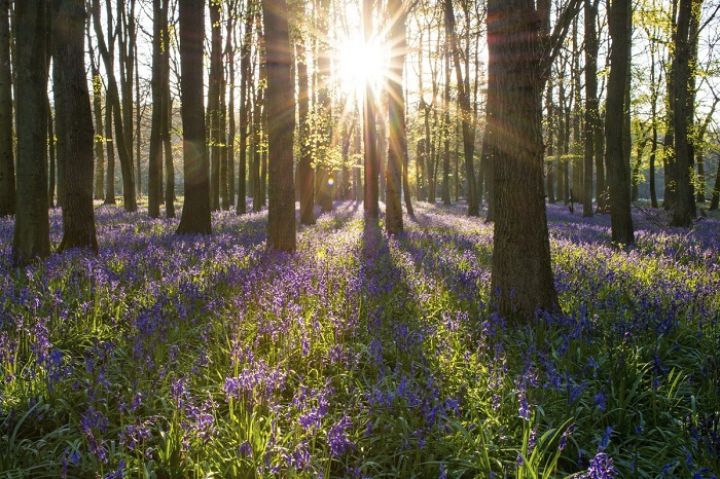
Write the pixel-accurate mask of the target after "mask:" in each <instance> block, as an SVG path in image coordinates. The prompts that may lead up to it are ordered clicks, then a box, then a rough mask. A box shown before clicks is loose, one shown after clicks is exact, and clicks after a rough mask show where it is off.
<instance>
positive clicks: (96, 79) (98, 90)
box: [87, 28, 105, 200]
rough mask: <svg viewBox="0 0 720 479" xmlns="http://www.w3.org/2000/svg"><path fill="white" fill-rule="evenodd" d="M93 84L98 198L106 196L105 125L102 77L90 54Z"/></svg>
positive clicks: (96, 188)
mask: <svg viewBox="0 0 720 479" xmlns="http://www.w3.org/2000/svg"><path fill="white" fill-rule="evenodd" d="M87 38H88V45H90V38H91V37H90V29H89V28H88V30H87ZM90 61H91V72H92V85H93V114H94V116H95V196H94V198H95V199H96V200H102V199H104V198H105V150H104V144H105V137H104V136H103V135H104V133H105V131H104V130H105V127H104V126H103V112H102V79H101V78H100V70H99V68H98V64H97V62H96V61H95V57H94V56H93V55H90Z"/></svg>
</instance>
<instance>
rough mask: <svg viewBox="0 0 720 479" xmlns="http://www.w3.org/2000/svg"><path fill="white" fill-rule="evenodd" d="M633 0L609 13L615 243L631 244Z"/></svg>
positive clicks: (608, 125) (608, 133)
mask: <svg viewBox="0 0 720 479" xmlns="http://www.w3.org/2000/svg"><path fill="white" fill-rule="evenodd" d="M630 16H631V5H630V0H612V6H611V8H610V13H609V20H608V23H609V27H610V36H611V38H612V50H611V53H610V78H609V80H608V93H607V107H606V108H607V111H606V116H605V118H606V121H605V138H606V144H607V147H606V148H607V150H606V155H607V164H608V165H609V170H608V173H609V178H610V220H611V224H612V240H613V242H614V243H618V244H622V245H631V244H633V243H634V242H635V237H634V234H633V223H632V214H631V211H630V209H631V199H630V171H629V165H628V164H626V162H625V155H624V152H623V129H624V127H623V122H624V116H625V110H626V109H627V108H629V107H630V106H629V105H628V104H626V100H627V95H626V91H625V90H626V88H627V82H626V75H627V70H628V68H629V66H630V57H629V55H628V53H629V52H628V48H627V44H628V42H630V41H631V37H630V33H631V27H632V24H631V18H630Z"/></svg>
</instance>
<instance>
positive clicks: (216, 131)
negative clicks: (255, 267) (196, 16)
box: [207, 0, 222, 211]
mask: <svg viewBox="0 0 720 479" xmlns="http://www.w3.org/2000/svg"><path fill="white" fill-rule="evenodd" d="M220 4H221V2H217V1H214V0H210V32H211V34H210V38H211V41H210V76H209V78H208V82H209V84H208V93H207V121H208V125H209V136H210V207H211V208H212V211H217V210H219V209H220V155H221V148H220V143H221V141H222V140H221V139H220V115H221V113H220V88H221V84H222V78H221V77H222V32H221V31H220V27H221V25H220Z"/></svg>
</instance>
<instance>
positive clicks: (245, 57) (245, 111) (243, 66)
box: [236, 0, 255, 215]
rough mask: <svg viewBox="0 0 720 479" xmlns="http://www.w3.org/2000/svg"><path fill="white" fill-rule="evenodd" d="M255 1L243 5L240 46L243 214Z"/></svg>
mask: <svg viewBox="0 0 720 479" xmlns="http://www.w3.org/2000/svg"><path fill="white" fill-rule="evenodd" d="M254 5H255V3H254V2H253V1H252V0H248V2H247V6H246V7H245V8H246V10H245V34H244V36H243V43H242V47H240V74H241V75H242V78H241V80H240V163H239V164H238V197H237V208H236V211H237V214H239V215H244V214H245V213H246V212H247V207H246V205H245V200H246V197H247V191H246V188H245V185H246V182H245V181H246V176H247V173H246V170H247V164H248V161H247V156H248V155H247V150H248V128H249V126H250V125H249V123H250V122H249V119H250V95H248V92H249V91H250V88H252V82H251V81H250V80H251V78H250V75H251V72H250V48H251V46H252V45H251V43H252V31H253V20H254V19H255V11H254Z"/></svg>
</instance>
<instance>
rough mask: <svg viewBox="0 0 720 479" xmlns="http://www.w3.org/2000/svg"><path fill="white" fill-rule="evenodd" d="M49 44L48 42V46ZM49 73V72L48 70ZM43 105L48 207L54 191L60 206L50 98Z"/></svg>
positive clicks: (51, 206) (51, 204)
mask: <svg viewBox="0 0 720 479" xmlns="http://www.w3.org/2000/svg"><path fill="white" fill-rule="evenodd" d="M49 47H50V44H49V43H48V48H49ZM48 63H50V62H48ZM48 74H49V72H48ZM45 106H46V109H47V143H48V164H49V165H50V170H49V173H50V178H49V182H48V183H49V184H48V207H50V208H55V192H56V191H57V193H58V195H57V196H58V202H57V206H60V197H61V186H62V182H61V181H60V180H59V178H58V177H59V176H60V168H59V166H58V164H57V161H56V160H57V155H56V152H55V145H56V142H55V131H54V129H53V127H54V124H55V122H54V121H53V114H52V110H51V109H50V99H49V98H46V100H45Z"/></svg>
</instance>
